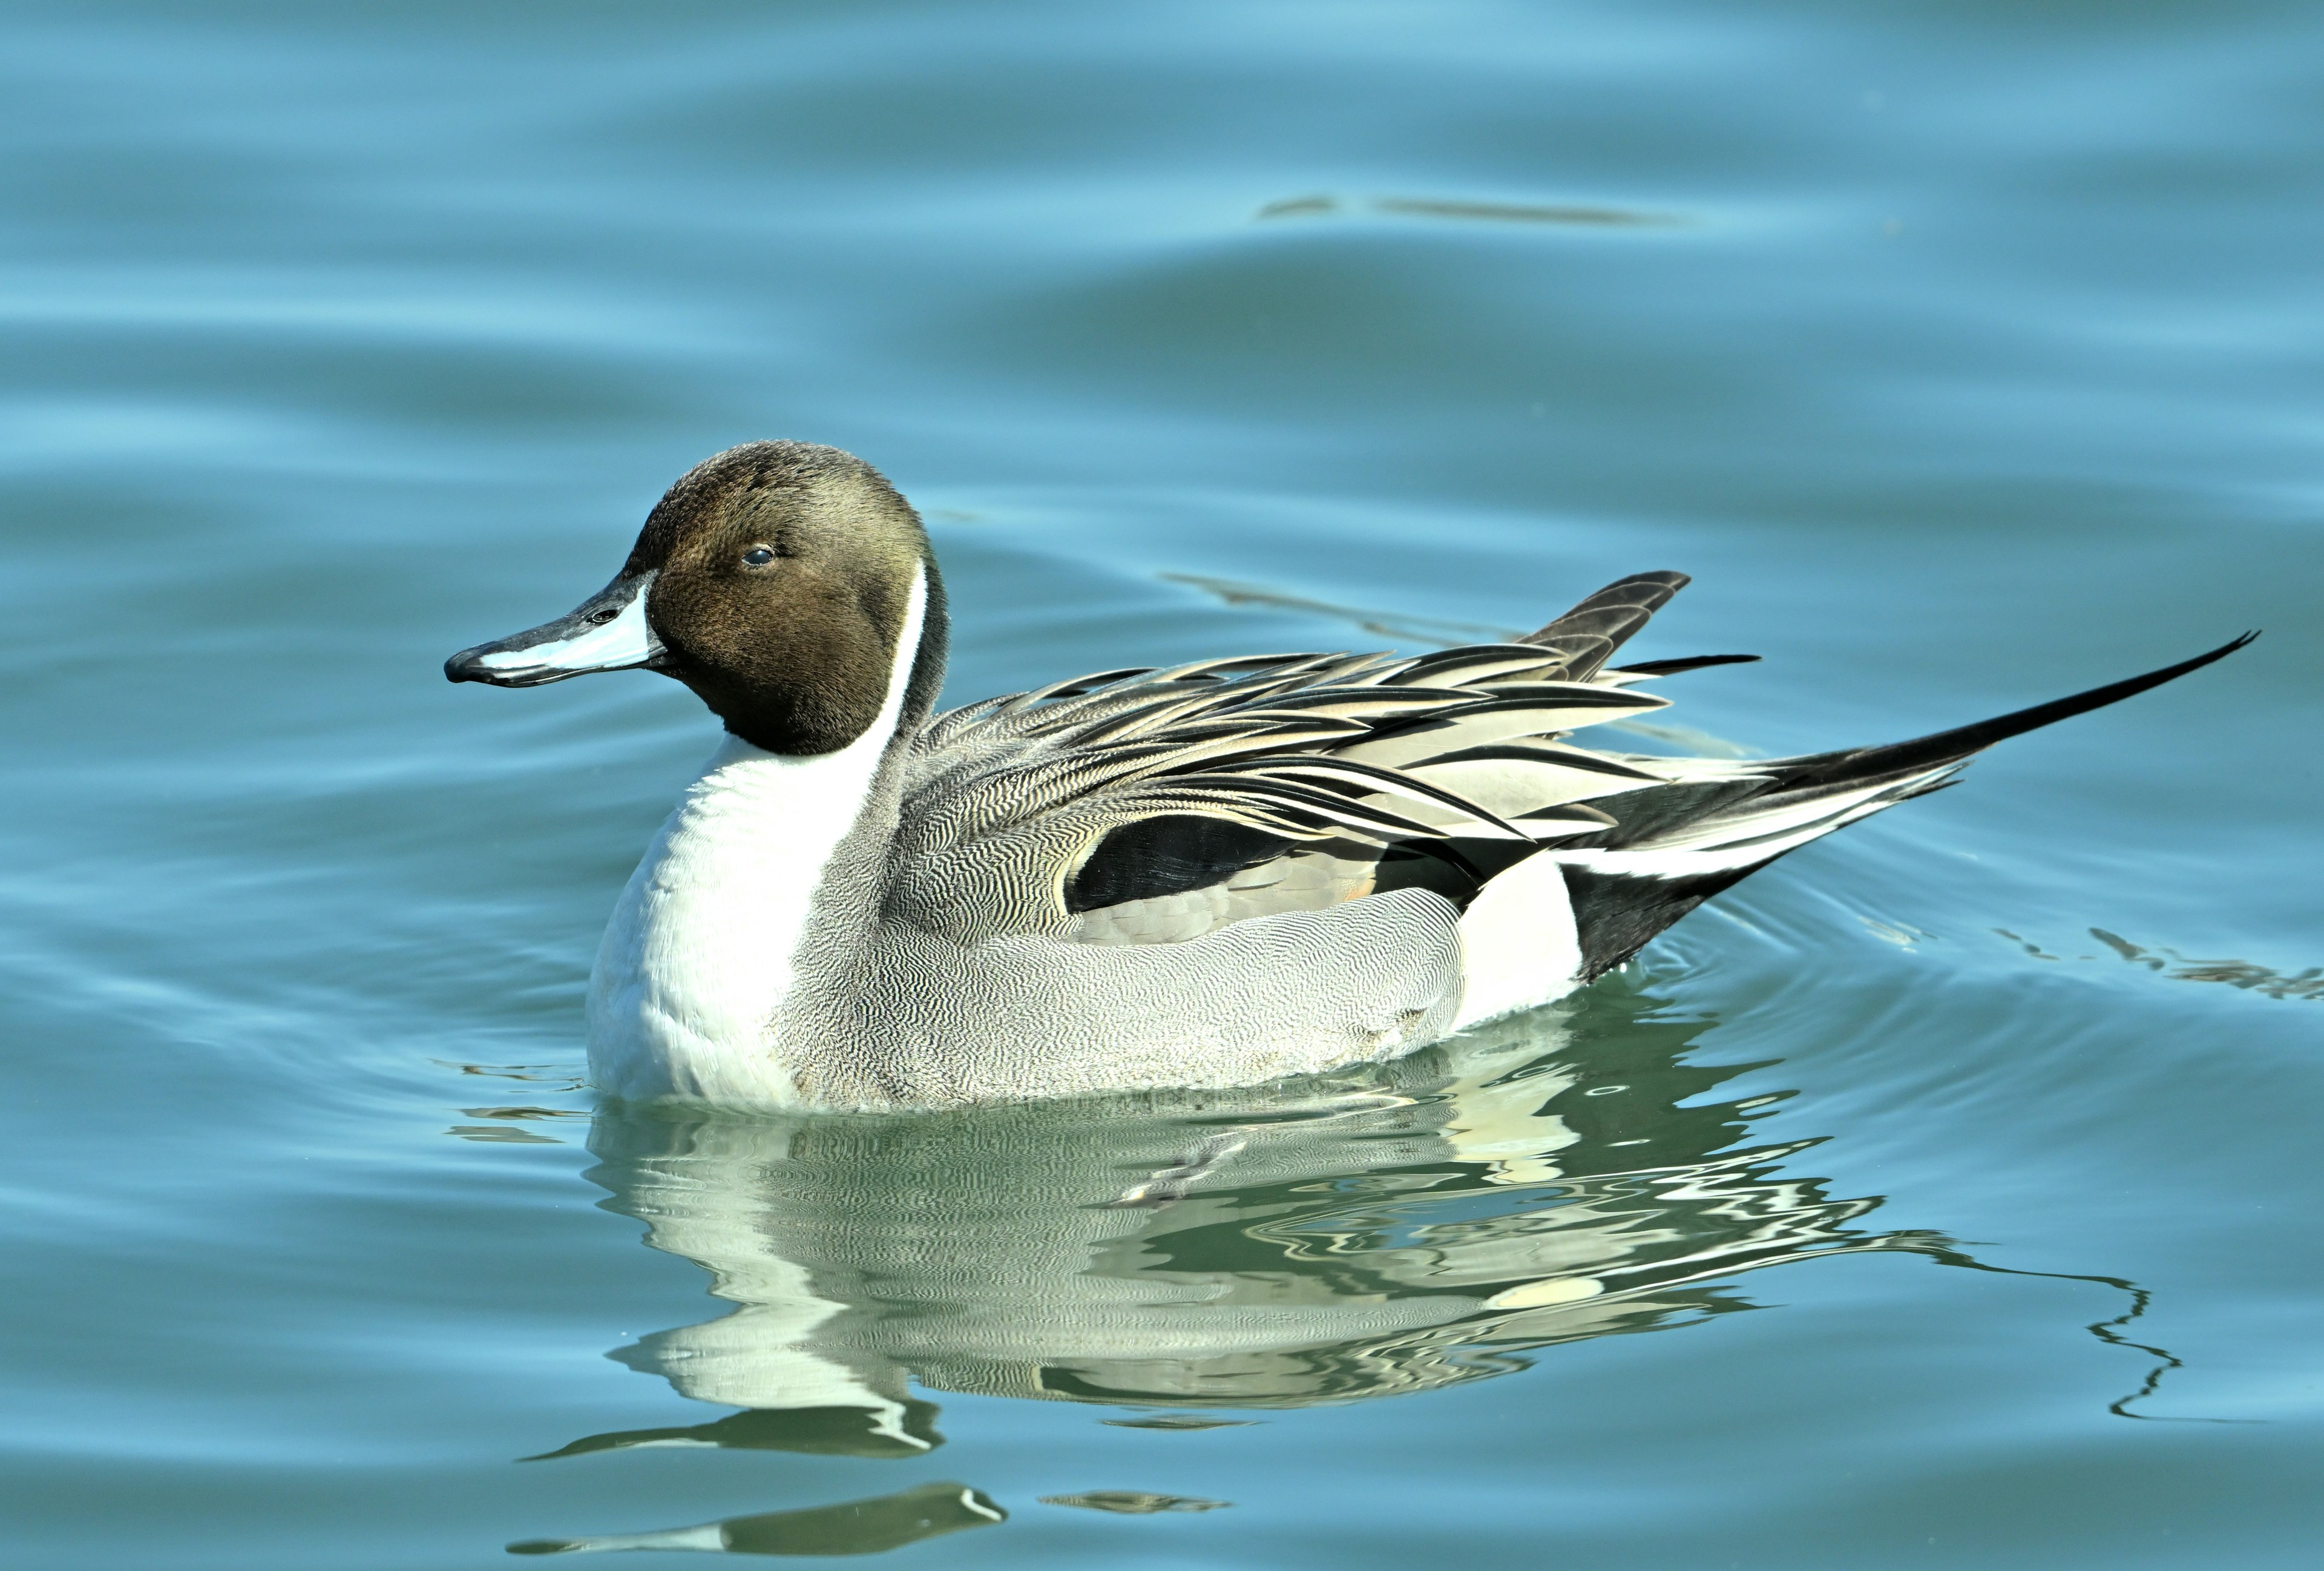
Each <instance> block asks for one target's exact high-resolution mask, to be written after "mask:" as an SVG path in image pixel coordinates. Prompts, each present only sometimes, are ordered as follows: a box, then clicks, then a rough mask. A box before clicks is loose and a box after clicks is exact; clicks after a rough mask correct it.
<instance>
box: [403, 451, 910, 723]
mask: <svg viewBox="0 0 2324 1571" xmlns="http://www.w3.org/2000/svg"><path fill="white" fill-rule="evenodd" d="M916 583H918V584H923V585H925V588H926V602H925V606H924V609H923V611H922V614H921V622H920V633H919V638H918V647H917V648H916V649H915V650H913V651H910V652H908V653H907V655H906V659H907V661H908V672H909V675H908V683H909V687H908V692H907V694H906V696H905V698H904V711H903V716H902V722H901V723H902V724H904V725H911V724H914V723H916V722H917V721H918V720H919V719H921V718H923V717H925V716H927V714H928V712H929V711H930V710H931V709H932V708H933V707H934V706H935V702H936V688H937V686H938V685H939V684H940V683H941V682H942V680H943V676H944V653H945V611H944V590H943V586H942V584H941V583H940V581H939V580H938V578H937V576H936V559H935V557H934V556H933V555H932V553H931V552H930V550H929V549H928V540H927V532H926V531H924V530H922V528H921V527H920V520H919V515H918V514H917V513H914V512H913V511H912V508H911V505H910V504H908V503H907V502H906V501H905V500H904V499H903V497H902V496H900V495H899V494H897V492H896V489H895V487H894V486H892V485H889V484H888V482H887V480H886V479H885V478H884V477H883V476H881V474H880V472H879V471H878V470H876V469H874V468H872V467H871V466H870V465H869V464H866V463H864V462H863V461H862V459H861V458H858V457H854V456H853V454H850V453H844V452H841V451H840V450H839V449H838V448H823V447H816V446H815V445H813V444H811V443H807V442H751V443H748V444H746V445H744V446H742V447H739V448H728V449H727V450H726V451H725V452H723V453H721V454H719V455H718V456H717V457H714V458H710V459H708V460H706V461H705V462H704V463H702V464H699V465H697V466H696V467H695V468H694V469H693V470H692V472H690V473H689V474H687V476H685V477H684V478H683V479H681V480H679V481H678V484H677V485H673V486H671V487H670V488H669V493H668V494H665V495H664V496H663V497H662V499H661V501H660V502H659V504H657V505H656V506H655V508H654V510H653V512H652V513H650V514H649V515H648V516H647V518H646V522H645V528H644V529H643V530H641V531H640V532H639V534H638V542H637V544H636V545H635V546H634V547H632V550H631V551H630V558H629V560H628V561H626V562H624V563H623V564H622V570H621V573H620V574H619V575H618V576H617V577H616V578H614V579H613V582H612V583H611V584H608V585H607V586H605V587H604V589H602V590H600V591H599V592H598V593H597V594H595V595H594V596H590V598H589V599H587V600H586V601H584V602H583V603H582V604H581V605H579V606H578V607H576V609H575V610H574V611H573V612H571V613H570V614H569V615H566V616H563V617H560V618H558V620H557V621H555V622H551V623H547V624H543V625H541V626H539V627H536V628H533V629H531V630H530V631H529V632H525V633H517V634H516V635H514V636H513V637H511V638H504V639H501V640H499V641H498V642H493V643H484V644H479V645H477V646H476V647H475V648H474V649H466V650H462V651H461V652H459V653H458V654H456V655H454V656H453V657H452V658H451V659H450V660H449V661H446V662H445V665H444V674H445V675H446V676H447V677H449V678H450V679H452V680H454V681H456V682H490V683H493V685H495V686H499V687H511V688H521V687H536V686H539V684H541V683H543V682H553V681H561V680H562V679H565V678H567V677H573V676H580V675H582V674H583V673H585V672H588V671H597V670H635V669H642V670H656V671H660V672H662V673H663V674H664V675H667V676H672V677H676V678H677V679H678V680H679V681H682V682H684V683H685V684H686V685H687V687H689V688H693V689H694V691H695V692H696V695H697V696H699V697H700V698H701V699H702V701H703V702H704V703H705V704H707V705H709V706H710V707H711V709H712V710H713V711H715V713H716V714H717V715H718V716H719V717H720V718H721V719H723V720H724V721H725V722H726V728H727V729H728V730H729V731H732V732H733V733H734V734H735V735H738V736H740V737H742V740H744V741H745V742H748V743H751V744H753V745H755V746H759V747H763V748H765V749H767V750H768V751H769V752H770V753H832V752H835V751H837V750H838V749H840V748H842V747H844V746H846V745H847V744H849V743H851V742H853V741H854V740H855V739H856V738H857V737H859V736H861V735H863V734H864V732H865V731H867V730H868V729H870V728H871V723H872V722H873V721H874V720H875V719H876V718H878V716H879V713H880V708H881V704H882V703H883V702H884V701H885V699H886V698H887V696H888V685H889V679H890V673H891V672H893V671H895V670H896V669H897V654H898V650H897V645H898V642H899V640H900V639H901V638H902V637H903V636H904V633H905V627H906V624H907V622H908V620H909V614H910V609H911V603H912V591H913V587H914V585H915V584H916Z"/></svg>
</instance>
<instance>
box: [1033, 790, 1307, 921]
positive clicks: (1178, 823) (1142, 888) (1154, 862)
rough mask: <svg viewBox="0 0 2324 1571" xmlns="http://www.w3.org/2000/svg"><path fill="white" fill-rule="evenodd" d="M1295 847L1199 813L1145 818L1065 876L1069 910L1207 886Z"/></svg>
mask: <svg viewBox="0 0 2324 1571" xmlns="http://www.w3.org/2000/svg"><path fill="white" fill-rule="evenodd" d="M1290 847H1291V842H1290V841H1289V840H1287V839H1286V838H1284V837H1282V836H1277V835H1269V834H1268V833H1267V832H1266V831H1265V830H1263V829H1253V828H1250V827H1247V826H1244V825H1241V824H1234V823H1230V822H1228V821H1227V820H1226V819H1223V818H1205V817H1203V815H1201V814H1198V813H1167V814H1164V815H1162V816H1160V817H1157V818H1140V819H1139V820H1138V821H1137V822H1136V823H1134V824H1124V825H1122V826H1121V827H1120V828H1118V829H1115V830H1113V831H1112V832H1111V833H1110V834H1108V835H1107V836H1105V838H1104V839H1102V840H1100V841H1099V842H1098V843H1097V849H1095V850H1094V851H1092V852H1091V853H1090V855H1089V860H1087V861H1086V862H1084V863H1083V864H1081V866H1080V868H1079V869H1078V870H1076V871H1075V872H1074V875H1073V876H1072V877H1071V878H1069V879H1067V880H1066V881H1065V910H1069V911H1087V910H1097V909H1098V908H1099V907H1100V906H1110V905H1120V903H1121V902H1122V901H1130V900H1151V899H1154V898H1155V897H1157V896H1159V895H1166V894H1184V893H1185V892H1187V891H1188V890H1194V889H1207V888H1209V887H1210V886H1211V885H1212V884H1214V883H1225V882H1226V881H1227V880H1228V879H1230V878H1232V877H1233V876H1234V875H1235V874H1236V873H1240V872H1241V871H1242V870H1243V869H1244V868H1246V867H1250V866H1253V865H1255V864H1259V863H1261V862H1265V861H1267V860H1268V858H1270V857H1274V856H1280V855H1282V854H1283V853H1284V852H1286V851H1287V850H1289V849H1290Z"/></svg>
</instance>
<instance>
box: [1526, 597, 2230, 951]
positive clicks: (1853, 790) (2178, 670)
mask: <svg viewBox="0 0 2324 1571" xmlns="http://www.w3.org/2000/svg"><path fill="white" fill-rule="evenodd" d="M2258 636H2259V634H2258V633H2245V634H2244V635H2243V636H2242V637H2240V638H2236V639H2234V640H2231V641H2230V642H2227V643H2223V644H2221V645H2220V646H2219V647H2218V648H2217V649H2215V650H2212V651H2211V652H2209V653H2208V654H2199V655H2197V656H2196V657H2195V658H2194V659H2192V660H2186V661H2180V662H2179V663H2178V664H2177V665H2170V666H2164V667H2163V669H2162V670H2153V671H2148V672H2147V673H2146V674H2145V675H2144V676H2136V677H2131V678H2129V679H2126V680H2124V681H2119V682H2109V683H2108V684H2107V685H2106V686H2105V687H2102V688H2090V689H2089V691H2088V692H2085V693H2076V694H2074V695H2073V696H2072V697H2071V698H2057V699H2053V700H2052V701H2051V702H2049V703H2047V704H2036V705H2034V706H2033V707H2032V708H2030V709H2019V710H2016V711H2015V712H2014V713H2011V714H2007V715H2000V716H1995V717H1994V718H1993V719H1990V720H1981V721H1979V722H1978V723H1977V724H1976V725H1962V726H1958V727H1956V728H1955V729H1953V730H1950V731H1939V732H1936V733H1935V734H1933V735H1928V736H1919V737H1915V738H1914V739H1913V740H1912V741H1909V742H1892V743H1888V744H1886V745H1883V746H1877V747H1851V748H1847V749H1844V750H1842V751H1840V752H1837V753H1812V754H1809V755H1807V756H1805V757H1802V758H1780V759H1775V760H1773V761H1771V762H1766V763H1762V764H1750V765H1744V766H1739V767H1740V768H1741V769H1743V770H1746V771H1748V773H1742V774H1740V775H1739V776H1738V778H1733V779H1726V780H1703V781H1677V782H1674V783H1672V784H1669V785H1657V786H1647V787H1644V788H1641V789H1640V790H1634V791H1624V792H1622V793H1621V794H1619V795H1618V796H1611V797H1600V798H1597V799H1593V800H1592V801H1591V804H1590V805H1591V807H1593V808H1597V809H1600V811H1603V812H1605V813H1608V814H1610V815H1611V816H1612V817H1613V818H1614V827H1612V828H1609V829H1607V830H1604V831H1602V832H1601V833H1600V834H1596V835H1592V836H1588V837H1587V838H1576V839H1573V840H1569V841H1566V842H1564V843H1563V844H1562V845H1561V846H1558V847H1557V848H1556V849H1555V850H1554V851H1553V852H1552V853H1550V855H1554V856H1556V857H1557V858H1558V860H1560V861H1561V862H1564V863H1565V864H1566V866H1565V881H1566V886H1567V890H1568V892H1569V893H1570V895H1571V896H1572V901H1573V916H1574V922H1575V925H1576V927H1577V929H1579V933H1580V938H1581V945H1582V975H1583V977H1584V979H1585V980H1586V979H1587V978H1589V977H1593V976H1596V975H1600V973H1602V972H1606V971H1609V970H1611V969H1612V968H1613V967H1615V966H1619V965H1621V964H1622V963H1623V962H1624V961H1626V960H1628V959H1629V958H1630V956H1633V955H1635V954H1637V952H1638V950H1639V949H1641V948H1643V947H1645V946H1646V942H1647V941H1648V940H1649V939H1651V938H1654V937H1655V934H1657V933H1659V932H1661V931H1662V930H1663V929H1665V928H1667V927H1669V926H1670V925H1671V924H1672V923H1673V922H1675V921H1676V920H1678V919H1679V918H1681V917H1683V916H1684V915H1685V914H1686V913H1687V912H1689V911H1691V910H1693V909H1694V908H1695V907H1696V906H1698V905H1700V904H1701V903H1702V902H1703V901H1705V900H1707V899H1709V898H1710V897H1711V896H1712V895H1714V894H1716V893H1718V892H1720V890H1722V889H1725V888H1727V887H1728V886H1729V884H1732V883H1737V882H1738V881H1739V880H1741V879H1743V878H1746V877H1748V875H1750V874H1751V873H1756V872H1757V871H1758V870H1759V869H1760V868H1762V867H1765V866H1766V865H1767V864H1768V863H1770V862H1773V861H1775V859H1776V858H1777V857H1779V856H1781V855H1784V853H1785V852H1787V851H1793V850H1796V849H1798V848H1799V847H1800V846H1804V845H1806V844H1807V843H1808V842H1810V841H1811V840H1816V839H1820V838H1821V837H1822V836H1825V835H1828V834H1830V833H1831V831H1832V830H1834V829H1837V828H1840V827H1842V826H1843V825H1846V824H1851V823H1854V822H1855V821H1856V820H1857V819H1858V818H1866V817H1868V816H1870V815H1871V814H1873V813H1876V812H1878V811H1880V810H1881V809H1884V808H1888V807H1893V806H1895V804H1896V803H1898V802H1901V801H1904V800H1905V799H1908V798H1911V797H1916V796H1920V795H1922V794H1923V793H1924V792H1928V791H1932V790H1939V789H1940V788H1941V787H1942V786H1944V785H1945V784H1946V783H1947V782H1948V781H1950V779H1951V777H1952V775H1953V774H1954V773H1955V772H1956V771H1957V770H1958V769H1959V768H1960V765H1961V764H1963V763H1964V762H1967V761H1968V760H1969V758H1971V757H1973V756H1974V755H1975V754H1977V753H1980V752H1982V751H1984V750H1985V749H1986V748H1987V747H1990V746H1992V745H1993V744H1995V743H1997V742H1999V741H2002V740H2004V739H2005V738H2007V737H2011V736H2016V735H2023V734H2024V733H2025V732H2028V731H2033V730H2035V729H2037V728H2039V727H2041V726H2043V725H2050V724H2051V723H2052V722H2053V721H2058V720H2063V719H2067V718H2069V717H2070V716H2075V715H2080V714H2085V713H2087V712H2088V711H2089V710H2092V709H2098V708H2103V707H2105V706H2107V705H2108V704H2112V703H2116V702H2117V701H2119V700H2121V699H2124V698H2130V697H2131V696H2132V695H2134V694H2136V693H2143V692H2144V691H2146V690H2147V689H2148V688H2158V687H2161V686H2162V685H2163V683H2164V682H2167V681H2171V680H2172V679H2175V678H2179V677H2183V676H2185V675H2186V674H2187V673H2188V672H2189V671H2192V670H2201V669H2202V668H2203V667H2205V666H2207V665H2209V664H2210V663H2211V662H2212V661H2218V660H2224V659H2226V658H2227V656H2228V655H2231V654H2233V653H2234V652H2236V651H2237V650H2239V649H2241V648H2243V646H2244V645H2246V644H2247V643H2249V642H2251V641H2252V640H2253V639H2255V638H2256V637H2258ZM1633 857H1635V861H1633V860H1632V858H1633Z"/></svg>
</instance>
